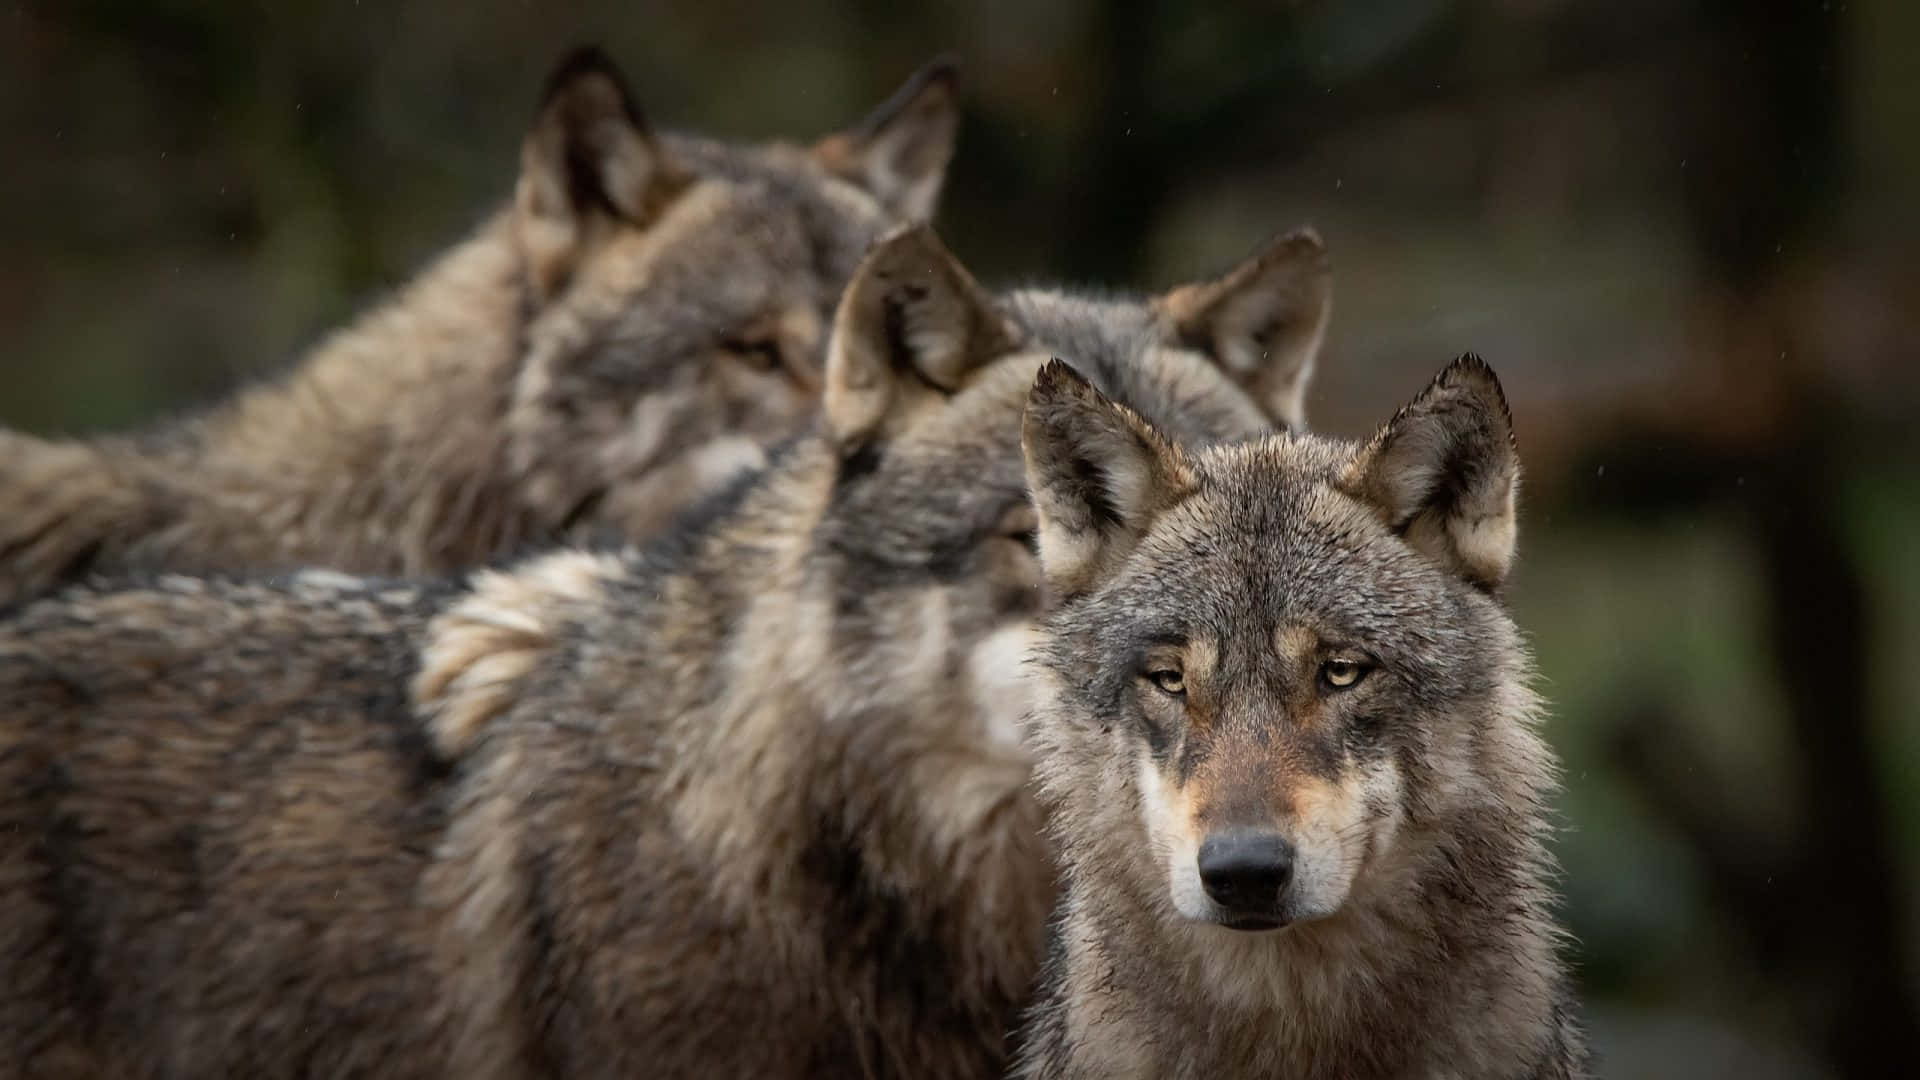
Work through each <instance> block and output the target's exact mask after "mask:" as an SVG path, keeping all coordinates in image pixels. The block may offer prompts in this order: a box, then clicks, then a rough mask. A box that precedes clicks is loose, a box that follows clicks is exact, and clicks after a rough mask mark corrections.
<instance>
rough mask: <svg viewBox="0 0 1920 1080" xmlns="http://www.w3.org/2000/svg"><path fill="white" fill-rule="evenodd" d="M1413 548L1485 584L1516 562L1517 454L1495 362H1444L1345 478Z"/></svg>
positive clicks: (1491, 586)
mask: <svg viewBox="0 0 1920 1080" xmlns="http://www.w3.org/2000/svg"><path fill="white" fill-rule="evenodd" d="M1340 486H1341V487H1342V488H1344V489H1345V490H1346V491H1347V492H1348V493H1350V494H1352V495H1354V496H1356V497H1358V498H1360V499H1362V500H1364V501H1365V502H1367V503H1369V504H1371V505H1372V506H1373V508H1374V511H1375V513H1377V514H1378V515H1379V516H1380V520H1381V521H1382V522H1384V523H1385V524H1386V526H1387V527H1388V528H1390V529H1392V530H1393V531H1395V532H1397V533H1399V534H1400V535H1401V536H1403V537H1405V538H1406V541H1407V543H1408V544H1410V545H1412V547H1413V548H1414V550H1416V551H1419V552H1421V553H1422V554H1424V555H1426V556H1427V557H1428V558H1430V559H1432V560H1433V561H1435V562H1437V563H1439V564H1440V565H1441V566H1443V567H1445V568H1446V569H1448V570H1450V571H1452V572H1453V573H1455V574H1458V575H1459V576H1461V577H1463V578H1465V579H1467V580H1468V581H1470V582H1472V583H1473V584H1475V585H1477V586H1479V587H1481V588H1483V589H1487V590H1489V591H1492V590H1495V589H1498V588H1499V586H1500V585H1501V583H1502V582H1504V581H1505V580H1506V577H1507V570H1508V569H1509V568H1510V567H1511V566H1512V564H1513V550H1514V540H1515V536H1516V528H1517V521H1516V518H1515V514H1514V499H1515V495H1516V494H1517V492H1518V490H1519V486H1520V458H1519V455H1518V454H1517V453H1516V452H1515V450H1514V445H1513V418H1512V416H1511V415H1510V414H1509V413H1508V412H1507V399H1506V395H1505V394H1504V393H1502V392H1501V390H1500V380H1499V378H1497V377H1496V376H1495V375H1494V373H1493V369H1492V368H1490V367H1488V366H1487V364H1486V362H1485V361H1483V360H1481V359H1480V358H1479V357H1477V356H1474V355H1472V354H1471V353H1469V354H1468V355H1466V356H1463V357H1461V358H1460V359H1458V360H1455V361H1454V362H1453V363H1451V364H1449V365H1447V367H1446V369H1445V370H1444V371H1442V372H1440V374H1439V376H1438V377H1437V378H1435V379H1434V380H1433V383H1432V385H1430V386H1428V387H1427V389H1426V390H1425V391H1423V392H1422V393H1421V394H1420V396H1419V397H1417V398H1414V399H1413V401H1412V402H1411V403H1410V404H1408V405H1407V406H1406V407H1405V408H1403V409H1401V410H1400V411H1399V412H1398V413H1397V414H1395V416H1394V418H1393V419H1392V420H1390V421H1388V422H1387V425H1386V426H1385V427H1383V428H1381V429H1380V433H1379V434H1377V435H1375V436H1374V437H1373V440H1372V441H1371V442H1369V443H1368V444H1367V445H1366V447H1365V449H1363V450H1361V452H1360V454H1359V456H1358V457H1356V458H1355V459H1354V462H1353V464H1351V465H1350V466H1348V468H1347V470H1346V472H1345V474H1344V475H1343V477H1342V479H1341V485H1340Z"/></svg>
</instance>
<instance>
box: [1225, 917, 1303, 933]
mask: <svg viewBox="0 0 1920 1080" xmlns="http://www.w3.org/2000/svg"><path fill="white" fill-rule="evenodd" d="M1220 925H1221V926H1224V927H1226V928H1227V929H1229V930H1239V931H1242V932H1244V933H1257V932H1259V931H1264V930H1278V929H1280V928H1281V927H1283V926H1285V925H1287V923H1286V920H1284V919H1279V918H1275V917H1274V916H1271V915H1230V916H1228V917H1226V918H1224V919H1221V920H1220Z"/></svg>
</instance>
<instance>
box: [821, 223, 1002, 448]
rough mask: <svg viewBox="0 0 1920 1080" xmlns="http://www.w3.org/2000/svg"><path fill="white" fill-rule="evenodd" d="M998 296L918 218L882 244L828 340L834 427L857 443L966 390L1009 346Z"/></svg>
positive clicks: (827, 398) (829, 415)
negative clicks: (968, 382)
mask: <svg viewBox="0 0 1920 1080" xmlns="http://www.w3.org/2000/svg"><path fill="white" fill-rule="evenodd" d="M1014 344H1015V339H1014V335H1013V333H1012V331H1011V329H1010V328H1009V327H1008V325H1007V323H1006V320H1005V318H1004V317H1003V316H1002V315H1001V314H1000V311H999V310H998V308H997V306H996V305H995V304H994V302H993V298H992V297H990V296H988V295H987V294H986V292H985V291H984V290H982V289H981V288H980V286H979V284H978V283H976V282H975V281H974V280H973V275H971V274H969V273H967V268H966V267H964V266H961V265H960V262H959V260H957V259H955V258H954V257H953V254H952V253H951V252H949V251H948V250H947V249H946V247H945V245H943V244H941V243H940V238H939V237H937V236H935V235H934V234H933V230H932V229H930V228H928V227H927V226H925V225H911V226H906V227H904V228H901V229H899V230H897V231H895V232H894V233H893V234H892V235H891V236H888V237H887V238H886V239H884V240H882V241H880V242H879V243H878V244H876V245H874V248H873V250H872V251H870V252H868V253H867V257H866V259H865V260H863V261H862V262H861V263H860V267H859V269H857V270H855V271H854V273H853V279H852V280H851V281H849V282H848V283H847V291H846V292H845V293H844V294H843V295H842V296H841V297H840V308H839V310H838V312H836V313H835V315H834V319H833V337H832V340H831V341H830V342H829V343H828V346H827V377H826V390H825V393H824V395H823V399H822V402H821V408H822V411H823V412H824V413H825V414H826V423H827V429H828V431H829V432H831V433H832V434H833V436H834V438H835V439H836V440H837V441H838V442H840V443H841V444H842V445H843V446H845V445H857V444H859V443H862V442H864V441H865V440H866V439H868V438H869V437H870V436H873V435H875V434H878V433H880V432H882V431H883V430H885V429H888V428H893V427H898V426H899V425H900V424H901V423H902V422H904V421H905V419H906V418H907V417H909V416H910V415H912V413H913V412H915V411H916V410H918V409H920V408H923V407H926V406H927V405H929V404H932V403H933V402H935V401H938V400H939V399H941V398H943V397H944V396H945V395H948V394H951V393H953V392H954V391H956V390H958V389H960V386H961V384H962V383H963V382H965V381H966V377H967V375H968V374H969V373H970V372H972V371H973V370H974V369H975V368H977V367H980V366H981V365H983V364H985V363H987V362H988V361H991V360H992V359H994V358H995V357H997V356H1000V355H1002V354H1004V353H1007V352H1009V351H1011V350H1012V349H1013V348H1014Z"/></svg>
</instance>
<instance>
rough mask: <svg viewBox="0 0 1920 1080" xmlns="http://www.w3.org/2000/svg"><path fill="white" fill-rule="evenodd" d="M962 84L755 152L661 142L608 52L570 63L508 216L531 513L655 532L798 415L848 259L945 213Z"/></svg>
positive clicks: (927, 86)
mask: <svg viewBox="0 0 1920 1080" xmlns="http://www.w3.org/2000/svg"><path fill="white" fill-rule="evenodd" d="M954 86H955V76H954V69H953V67H952V65H951V64H949V63H947V62H944V61H940V62H936V63H933V64H931V65H929V66H927V67H926V68H924V69H923V70H921V71H920V72H919V73H917V74H915V75H914V76H913V77H912V78H911V79H909V80H908V82H907V83H906V85H905V86H903V87H902V88H901V89H900V91H899V92H898V93H896V94H895V95H894V96H893V97H892V98H890V99H889V100H888V101H887V102H885V103H884V104H882V105H881V106H880V107H879V108H878V109H877V110H876V111H875V112H874V113H873V114H872V115H871V116H869V117H868V118H866V119H865V120H864V121H862V122H861V123H859V124H858V125H856V126H855V127H853V128H851V129H849V130H847V131H843V132H841V133H838V134H834V135H830V136H828V137H827V138H825V139H823V140H822V141H820V142H819V143H817V144H815V145H813V146H811V147H800V146H794V145H788V144H784V143H774V144H762V145H750V146H742V145H729V144H722V143H718V142H714V141H710V140H704V139H697V138H691V137H685V136H677V135H670V134H660V133H655V132H654V131H653V130H652V129H650V128H649V126H648V125H647V123H646V122H645V120H643V119H642V116H641V113H640V110H639V108H638V106H637V105H635V103H634V100H633V98H632V96H631V95H630V94H629V93H628V91H627V89H626V85H625V82H624V81H623V79H622V78H621V76H620V74H619V73H618V71H616V70H615V68H614V67H613V65H612V63H611V62H610V61H609V60H608V59H607V58H606V57H605V56H604V55H603V54H601V53H600V52H598V51H597V50H592V49H586V50H580V51H578V52H575V53H573V54H571V55H570V56H568V57H567V58H566V59H565V60H564V61H563V62H562V63H561V64H560V65H559V66H558V68H557V69H556V70H555V71H554V73H553V74H552V76H551V77H550V79H549V81H548V86H547V90H546V94H545V97H544V100H543V102H542V105H541V107H540V111H539V116H538V119H537V120H536V122H535V124H534V127H533V129H532V131H531V132H530V133H529V134H528V135H527V138H526V141H525V144H524V146H523V148H522V151H521V175H520V179H519V183H518V186H517V188H516V190H515V194H514V201H513V206H512V208H511V210H510V211H509V219H510V220H509V223H508V224H509V227H510V230H511V235H512V242H513V243H514V245H515V247H516V248H517V251H518V253H519V258H520V261H521V264H522V267H523V269H524V275H525V279H526V288H525V295H526V297H527V301H528V306H529V308H530V310H529V311H528V312H527V313H526V315H525V317H526V319H527V321H526V324H525V328H524V331H523V336H524V350H523V359H522V363H521V369H520V372H519V374H518V376H517V381H516V384H515V385H514V387H513V389H512V400H511V403H510V408H509V413H508V423H509V427H510V443H509V448H508V459H509V467H510V469H511V470H512V473H513V477H514V479H515V481H516V483H517V484H518V486H519V488H520V490H521V491H522V492H523V493H524V497H525V498H526V500H527V502H528V505H529V509H530V510H531V511H532V513H533V514H534V515H535V516H536V517H537V518H538V519H540V520H541V521H543V522H544V523H545V524H546V525H547V526H548V527H549V528H565V527H569V526H572V525H574V524H580V523H586V524H596V523H604V524H606V525H608V526H611V527H613V528H614V529H616V530H618V531H622V532H625V533H628V534H630V535H631V534H635V533H644V532H648V531H651V530H652V528H653V527H654V526H656V525H658V524H659V523H661V522H662V521H663V520H664V518H665V517H666V516H667V515H669V514H671V513H673V512H674V511H676V510H678V509H680V508H681V507H682V506H684V505H685V504H686V503H687V502H689V501H690V500H691V498H692V497H693V496H694V495H696V494H698V493H700V492H702V491H704V490H706V489H709V488H711V487H713V486H716V485H717V484H718V483H719V482H720V481H722V480H724V479H725V478H726V477H727V476H729V475H731V474H732V473H734V472H735V471H737V470H739V469H741V468H742V467H747V466H751V465H753V464H755V463H756V462H758V461H759V460H760V459H761V455H762V450H763V448H764V447H766V446H768V445H771V444H773V443H775V442H778V441H779V440H781V439H784V438H786V437H788V436H789V435H791V434H793V433H794V432H795V431H796V430H798V429H799V427H800V426H802V424H803V423H804V422H805V420H806V419H807V418H808V417H810V416H811V415H812V414H813V411H814V409H815V407H816V405H817V403H818V395H819V390H820V386H821V377H822V364H823V360H824V357H825V348H826V338H827V327H828V324H829V321H830V320H831V317H832V314H833V309H834V304H835V303H836V301H837V300H838V298H839V295H840V292H841V289H842V288H843V287H844V286H845V284H846V281H847V279H848V277H849V276H850V275H851V274H852V272H853V269H854V267H855V266H856V265H857V264H858V263H859V261H860V258H861V256H862V254H864V253H865V251H866V250H867V248H868V247H869V246H870V245H871V244H872V242H873V241H874V239H875V238H877V237H878V236H879V235H881V234H882V233H883V232H884V231H886V230H887V229H888V228H891V227H893V226H894V225H896V224H897V223H899V222H901V221H911V220H925V219H927V218H928V217H930V216H931V215H932V213H933V209H934V203H935V201H936V199H937V198H938V196H939V192H940V186H941V181H942V179H943V178H944V176H945V173H946V167H947V163H948V161H949V159H950V158H951V157H952V154H953V142H954V133H955V129H956V127H957V124H958V106H957V99H956V95H955V88H954Z"/></svg>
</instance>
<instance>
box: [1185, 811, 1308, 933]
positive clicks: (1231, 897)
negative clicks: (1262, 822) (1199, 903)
mask: <svg viewBox="0 0 1920 1080" xmlns="http://www.w3.org/2000/svg"><path fill="white" fill-rule="evenodd" d="M1199 862H1200V884H1201V885H1202V886H1203V887H1204V888H1205V889H1206V890H1207V895H1208V896H1210V897H1212V898H1213V901H1214V903H1216V904H1219V905H1220V906H1221V907H1223V908H1226V909H1227V911H1228V913H1229V914H1230V915H1234V916H1242V917H1244V918H1245V919H1246V920H1248V921H1250V922H1260V923H1265V924H1268V925H1271V924H1273V923H1274V922H1277V921H1278V916H1279V911H1280V897H1281V895H1282V894H1283V893H1285V892H1286V891H1287V886H1288V885H1289V884H1290V883H1291V882H1292V881H1293V845H1292V844H1289V843H1287V841H1286V839H1285V838H1284V837H1282V836H1281V835H1280V834H1279V833H1270V832H1230V833H1218V834H1215V835H1213V836H1209V837H1207V839H1206V840H1205V841H1204V842H1202V843H1201V845H1200V856H1199Z"/></svg>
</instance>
